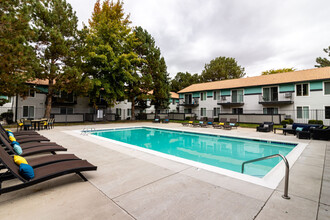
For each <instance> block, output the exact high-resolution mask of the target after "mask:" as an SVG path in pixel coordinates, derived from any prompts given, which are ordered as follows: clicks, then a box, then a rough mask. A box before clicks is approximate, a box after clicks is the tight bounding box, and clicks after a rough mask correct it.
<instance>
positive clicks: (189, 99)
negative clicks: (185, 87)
mask: <svg viewBox="0 0 330 220" xmlns="http://www.w3.org/2000/svg"><path fill="white" fill-rule="evenodd" d="M192 102H193V101H192V94H185V95H184V103H185V104H192Z"/></svg>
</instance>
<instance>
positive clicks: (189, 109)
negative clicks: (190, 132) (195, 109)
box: [184, 108, 192, 114]
mask: <svg viewBox="0 0 330 220" xmlns="http://www.w3.org/2000/svg"><path fill="white" fill-rule="evenodd" d="M191 112H192V111H191V108H186V109H185V110H184V113H186V114H191Z"/></svg>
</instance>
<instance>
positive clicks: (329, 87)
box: [324, 82, 330, 95]
mask: <svg viewBox="0 0 330 220" xmlns="http://www.w3.org/2000/svg"><path fill="white" fill-rule="evenodd" d="M324 95H330V82H324Z"/></svg>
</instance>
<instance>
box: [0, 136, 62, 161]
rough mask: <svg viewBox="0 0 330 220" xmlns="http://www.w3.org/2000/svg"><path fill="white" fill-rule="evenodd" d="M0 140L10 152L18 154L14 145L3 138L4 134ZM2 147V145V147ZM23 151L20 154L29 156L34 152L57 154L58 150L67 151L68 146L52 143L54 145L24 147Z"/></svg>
mask: <svg viewBox="0 0 330 220" xmlns="http://www.w3.org/2000/svg"><path fill="white" fill-rule="evenodd" d="M0 142H1V143H2V144H3V145H4V147H5V148H6V149H7V150H8V151H9V153H10V154H16V152H15V151H14V149H13V147H12V146H11V145H10V142H8V141H7V140H6V139H4V138H3V136H2V135H0ZM0 148H2V147H0ZM22 150H23V153H22V154H21V155H20V156H29V155H34V154H40V153H49V152H50V153H52V154H56V153H55V152H56V151H67V149H66V148H64V147H62V146H60V145H52V146H35V147H30V148H24V149H22Z"/></svg>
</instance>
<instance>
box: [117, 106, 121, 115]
mask: <svg viewBox="0 0 330 220" xmlns="http://www.w3.org/2000/svg"><path fill="white" fill-rule="evenodd" d="M116 115H119V116H121V108H116Z"/></svg>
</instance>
